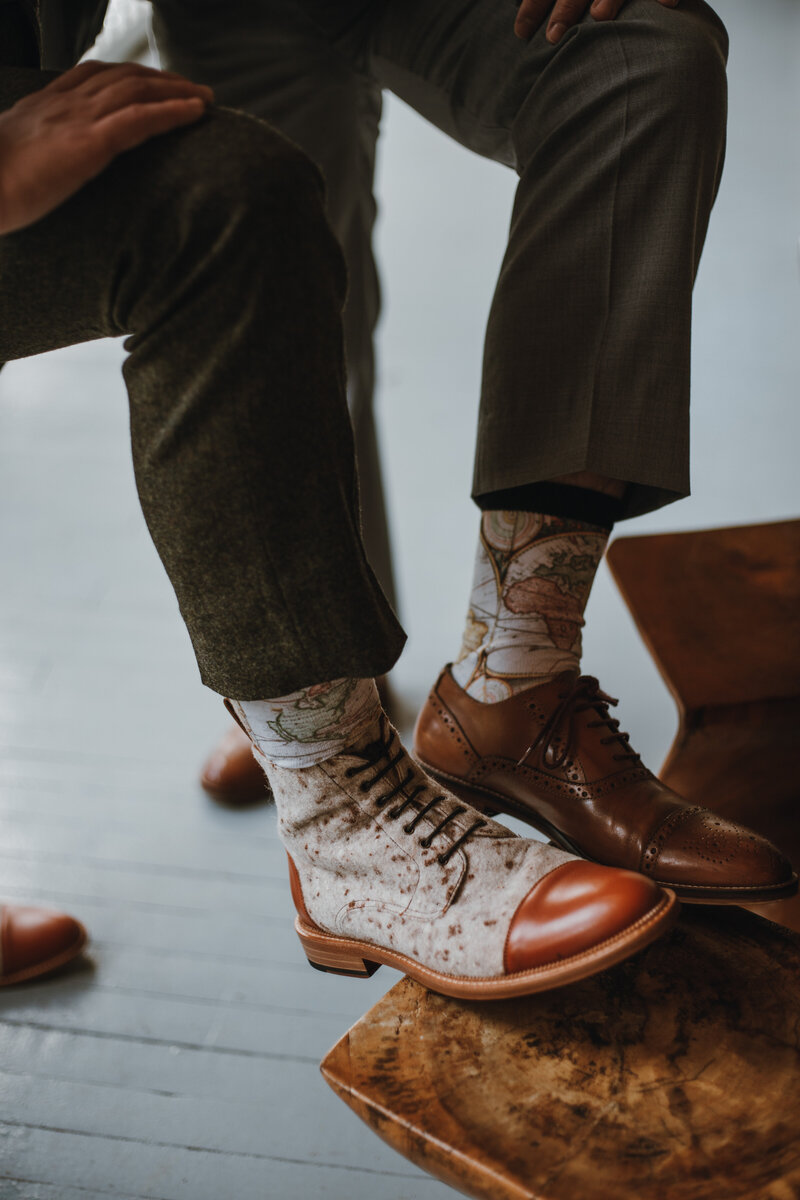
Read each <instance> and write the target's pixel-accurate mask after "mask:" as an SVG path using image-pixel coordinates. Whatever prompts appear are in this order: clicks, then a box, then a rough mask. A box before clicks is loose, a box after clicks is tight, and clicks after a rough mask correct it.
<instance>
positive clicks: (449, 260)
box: [0, 0, 800, 1200]
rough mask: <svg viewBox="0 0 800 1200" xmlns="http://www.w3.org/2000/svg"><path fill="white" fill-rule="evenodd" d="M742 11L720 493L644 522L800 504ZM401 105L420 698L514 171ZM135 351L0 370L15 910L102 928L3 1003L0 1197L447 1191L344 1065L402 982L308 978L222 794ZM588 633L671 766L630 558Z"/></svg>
mask: <svg viewBox="0 0 800 1200" xmlns="http://www.w3.org/2000/svg"><path fill="white" fill-rule="evenodd" d="M719 8H720V12H721V13H722V15H723V17H724V19H725V20H726V22H727V23H728V25H729V28H730V32H731V35H732V58H731V86H732V93H731V139H730V152H729V159H728V166H727V169H726V175H725V180H724V182H723V189H722V193H721V195H720V200H719V202H718V206H717V211H716V213H715V216H714V219H713V222H712V230H711V236H710V239H709V243H708V247H707V250H706V254H705V258H704V263H703V267H702V269H701V276H700V281H699V283H698V289H697V294H696V301H697V303H696V324H695V389H694V390H695V410H694V411H695V417H694V421H695V424H694V434H695V449H694V481H695V496H694V497H693V498H692V500H690V501H687V502H686V503H684V504H682V505H677V506H674V507H672V508H670V509H667V510H662V512H660V513H657V514H655V515H654V516H653V517H650V518H642V519H641V520H639V521H636V522H633V523H630V524H629V525H628V526H627V527H624V528H621V529H620V532H621V533H636V532H647V531H651V530H658V529H671V528H673V529H681V528H699V527H702V526H704V525H710V524H736V523H739V522H744V521H748V520H770V519H778V518H781V517H786V516H793V515H796V512H797V507H798V506H797V497H798V486H797V468H796V459H797V445H798V438H799V437H800V410H798V406H797V404H796V397H797V390H798V379H800V342H799V341H798V339H797V337H796V331H797V319H798V315H800V303H799V302H798V300H799V293H798V287H797V273H796V245H797V234H798V231H799V228H798V227H799V226H800V153H798V144H797V136H796V130H797V121H798V118H800V76H799V75H798V70H797V53H796V50H797V35H798V33H799V32H800V9H798V7H797V4H796V0H759V3H758V4H757V5H756V4H754V3H753V2H752V0H721V2H720V4H719ZM388 112H389V118H388V122H387V124H388V126H389V130H388V138H387V147H386V149H385V150H384V151H382V160H381V197H382V201H383V207H384V209H385V216H384V218H383V219H382V223H381V226H380V230H379V242H380V246H381V251H382V259H383V262H384V266H385V280H386V294H387V320H386V321H385V323H384V326H383V328H382V331H381V345H382V362H383V385H382V391H381V398H382V400H381V406H380V412H379V415H380V419H381V424H382V431H383V435H384V443H385V447H386V458H387V473H388V478H389V484H390V494H391V499H392V516H393V523H394V533H395V540H396V545H397V548H398V562H399V567H400V574H401V600H402V604H403V615H404V618H405V622H406V625H407V628H408V629H409V633H410V635H411V636H410V641H409V646H408V649H407V651H406V653H405V654H404V655H403V658H402V659H401V661H400V663H399V664H398V668H397V679H398V686H399V688H400V690H401V692H402V694H403V697H404V699H406V701H408V702H409V708H410V709H411V710H413V707H414V705H415V704H417V703H418V702H419V701H420V700H421V699H422V698H423V696H424V694H425V691H426V690H427V688H428V686H429V685H430V682H431V680H432V678H433V676H434V675H435V673H436V671H437V670H438V668H439V666H440V665H441V663H442V662H443V661H444V660H445V658H446V657H448V655H450V654H452V653H453V651H454V650H455V649H456V647H457V646H458V644H459V638H460V626H461V621H462V619H463V612H464V609H465V606H466V597H467V594H468V587H469V580H470V576H471V569H472V554H473V548H474V539H475V530H476V527H477V519H476V515H475V510H474V508H473V507H472V505H471V504H470V502H469V500H468V490H469V478H470V458H471V444H472V436H473V435H472V430H473V428H474V414H475V405H476V395H477V379H478V369H479V355H480V341H481V323H482V319H483V315H484V313H485V311H486V308H487V307H488V302H489V297H490V293H491V286H492V277H493V274H494V272H495V270H496V264H497V262H498V260H499V254H500V251H501V247H502V242H503V236H504V225H505V221H506V218H507V212H508V205H509V203H510V197H511V190H512V187H513V180H512V179H511V176H510V174H509V173H507V172H504V171H503V170H502V169H500V168H497V167H494V166H493V165H491V164H486V163H482V162H480V161H479V160H478V159H477V158H475V157H474V156H469V155H467V154H465V153H464V152H463V151H460V150H459V149H458V148H457V147H453V146H450V145H448V144H447V143H446V141H445V140H444V139H443V138H442V137H441V136H440V135H438V134H436V133H435V132H432V131H430V130H428V129H426V128H425V127H424V126H423V125H422V124H421V123H420V122H419V121H417V120H416V119H415V118H414V117H413V116H411V115H410V114H409V113H408V112H407V111H406V110H405V109H403V108H402V107H401V106H399V105H395V104H392V103H390V104H389V105H388ZM434 173H436V177H437V179H438V180H441V181H442V182H440V183H438V184H437V186H436V187H435V188H432V187H431V185H430V180H431V179H432V178H433V177H434ZM464 197H469V203H468V204H467V205H465V204H464ZM466 246H468V247H469V254H465V253H464V248H465V247H466ZM121 357H122V354H121V349H120V347H119V346H118V345H115V344H109V343H105V344H100V343H95V344H93V345H89V346H83V347H77V348H73V349H72V350H68V351H64V352H59V353H58V354H54V355H48V356H44V357H42V358H40V359H35V360H29V361H27V362H24V363H17V364H11V365H10V366H9V367H8V368H6V369H5V370H4V371H3V372H2V373H0V563H1V564H2V582H1V583H0V835H1V836H0V899H2V898H6V899H9V900H18V901H31V902H34V903H41V904H48V905H53V906H55V907H63V908H65V909H68V910H69V911H71V912H73V913H75V914H76V915H77V916H79V917H80V918H81V919H83V920H84V921H85V922H86V924H87V925H88V927H89V929H90V932H91V934H92V937H93V942H92V947H91V953H90V955H89V956H88V957H87V959H86V961H85V962H84V963H82V964H80V965H78V966H76V967H75V968H74V969H72V970H70V971H69V972H65V973H63V974H62V975H60V976H58V977H57V978H54V979H53V980H50V981H46V982H40V983H37V984H32V985H30V986H29V987H25V988H18V989H13V990H12V989H7V990H5V991H0V1122H2V1125H0V1135H1V1136H0V1200H99V1197H101V1196H116V1197H126V1198H136V1200H139V1198H141V1200H145V1198H146V1200H224V1198H227V1197H232V1198H235V1200H263V1198H270V1200H271V1198H274V1200H311V1198H316V1197H323V1198H328V1200H361V1198H363V1200H435V1198H437V1197H441V1198H442V1200H444V1197H446V1196H452V1195H454V1194H455V1193H453V1192H452V1191H451V1190H450V1189H447V1188H445V1187H443V1186H441V1185H439V1184H437V1183H434V1182H433V1181H431V1180H428V1179H427V1178H426V1177H424V1176H422V1175H421V1174H419V1173H418V1172H416V1171H415V1170H414V1169H413V1168H412V1167H411V1166H410V1165H409V1164H408V1163H406V1162H405V1160H403V1159H402V1158H400V1157H398V1156H396V1155H394V1154H393V1153H392V1152H391V1151H389V1150H388V1149H387V1148H385V1147H384V1146H383V1145H382V1143H380V1142H379V1141H378V1140H377V1139H376V1138H375V1137H374V1136H373V1135H372V1134H370V1133H369V1132H368V1131H367V1130H366V1128H365V1127H362V1126H361V1124H360V1123H359V1122H358V1120H357V1119H356V1118H355V1117H354V1116H353V1115H352V1114H351V1113H350V1112H349V1110H347V1109H346V1108H345V1106H344V1105H342V1104H341V1102H340V1101H338V1100H337V1099H336V1098H335V1097H334V1096H333V1093H331V1092H329V1090H328V1088H327V1086H326V1085H325V1084H324V1082H323V1081H322V1079H321V1078H320V1076H319V1074H318V1070H317V1064H318V1062H319V1059H320V1058H321V1056H322V1055H323V1054H324V1052H325V1051H326V1050H327V1049H328V1048H329V1046H330V1045H332V1043H333V1042H334V1041H335V1040H336V1039H337V1038H338V1037H339V1036H340V1035H341V1034H342V1033H343V1032H344V1031H345V1029H346V1028H347V1027H348V1026H349V1025H350V1024H351V1023H352V1022H353V1021H354V1020H355V1019H356V1018H357V1017H358V1016H360V1015H361V1014H362V1013H363V1012H364V1011H365V1010H366V1008H367V1007H369V1005H370V1004H372V1003H373V1002H374V1001H375V1000H376V999H377V998H378V997H379V996H380V995H381V994H382V993H383V992H384V991H385V990H386V989H387V988H388V987H389V986H390V985H391V983H392V982H393V980H394V978H395V976H394V975H393V973H392V972H390V971H388V970H386V969H383V970H381V971H380V972H378V974H377V975H376V976H375V977H374V978H373V979H372V980H370V981H369V982H359V981H351V980H345V979H337V978H334V977H326V976H323V975H320V974H318V973H316V972H313V971H311V970H310V969H309V968H308V967H307V966H306V965H305V961H304V959H303V956H302V952H301V950H300V947H299V944H298V943H297V941H296V939H295V936H294V933H293V931H292V929H291V911H290V901H289V896H288V888H287V886H286V875H285V869H284V859H283V854H282V851H281V848H280V846H279V844H278V842H277V839H276V836H275V822H274V814H273V813H272V811H271V810H270V809H269V808H267V807H266V806H259V807H257V808H254V809H252V810H250V811H245V812H242V811H239V812H236V811H230V810H225V809H222V808H220V807H219V806H217V805H215V804H214V803H213V802H212V801H210V800H209V799H208V798H207V797H206V796H205V795H204V794H203V793H202V791H201V790H200V789H199V787H198V786H197V784H196V783H195V778H196V774H197V768H198V766H199V763H200V761H201V759H202V757H203V755H204V753H205V751H206V750H207V748H208V747H209V746H210V745H211V743H212V741H213V740H214V738H215V737H216V736H217V735H218V734H219V733H220V732H221V731H222V730H223V729H224V728H225V725H226V718H225V714H224V712H223V711H222V709H221V706H220V702H219V700H218V698H217V697H214V696H213V695H212V694H211V693H209V692H206V691H204V690H203V689H202V688H201V687H200V685H199V682H198V679H197V673H196V668H195V666H194V662H193V658H192V655H191V650H190V647H189V644H188V639H187V637H186V635H185V632H184V631H183V627H182V625H181V623H180V620H179V618H178V614H177V610H176V606H175V602H174V599H173V598H172V593H171V591H170V588H169V585H168V583H167V581H166V578H165V577H164V575H163V572H162V570H161V567H160V564H159V563H158V560H157V557H156V555H155V551H154V550H153V548H152V546H151V545H150V543H149V540H148V537H147V534H146V531H145V529H144V525H143V521H142V519H141V515H140V513H139V509H138V503H137V500H136V496H135V491H134V486H133V478H132V472H131V468H130V461H129V460H130V455H129V450H128V446H127V414H126V402H125V396H124V392H123V387H122V382H121V379H120V375H119V365H120V361H121ZM454 414H458V419H457V420H454ZM421 430H422V431H424V437H422V438H420V436H419V434H420V431H421ZM432 582H433V583H434V588H433V589H432V586H431V585H432ZM432 590H433V591H435V596H432ZM585 646H586V660H585V661H586V665H587V667H588V669H589V670H592V671H595V672H597V673H599V674H600V676H601V678H602V679H603V681H604V683H605V686H606V687H608V688H609V689H610V690H611V691H612V692H615V693H616V692H620V693H621V694H622V695H623V698H624V701H625V703H624V704H623V706H622V714H621V715H622V718H623V723H624V725H625V726H626V727H627V728H630V729H631V730H632V733H633V735H634V743H635V744H636V745H637V747H638V748H641V749H642V750H643V751H644V753H645V755H646V757H647V758H648V759H649V760H650V761H651V762H652V763H653V765H656V766H657V765H658V762H659V756H660V755H661V754H663V751H664V750H665V748H666V746H667V745H668V743H669V740H670V738H671V735H672V732H673V729H674V717H673V714H672V710H671V704H670V700H669V698H668V696H667V694H666V692H665V690H664V689H663V687H662V686H661V684H660V682H659V680H658V678H657V675H656V672H655V669H654V667H653V665H652V663H651V662H650V660H649V658H648V656H647V654H646V652H645V651H644V649H643V648H642V647H640V646H639V645H638V643H637V641H636V639H635V635H634V634H633V633H632V630H631V627H630V622H629V620H628V618H627V616H626V615H625V612H624V609H623V606H622V605H621V602H620V601H619V597H618V596H616V594H615V593H614V591H613V588H612V586H611V584H610V582H609V581H608V579H607V577H606V576H601V579H600V580H599V583H598V586H597V587H596V589H595V592H594V594H593V597H592V601H591V605H590V609H589V613H588V624H587V636H586V639H585ZM614 1200H616V1198H614Z"/></svg>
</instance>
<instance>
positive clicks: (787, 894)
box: [417, 758, 800, 904]
mask: <svg viewBox="0 0 800 1200" xmlns="http://www.w3.org/2000/svg"><path fill="white" fill-rule="evenodd" d="M417 762H418V763H419V765H420V766H421V767H422V769H423V771H425V773H426V774H427V775H430V777H431V779H435V780H436V782H437V783H440V784H441V785H442V787H444V788H447V790H448V791H449V792H452V793H453V795H454V796H457V797H458V799H459V800H463V801H464V802H465V803H466V804H470V805H471V806H472V807H473V808H476V809H477V810H478V812H481V813H483V815H484V816H486V817H494V816H497V815H498V814H501V813H505V814H507V815H508V816H510V817H517V819H518V820H520V821H524V822H525V823H526V824H527V825H531V826H532V827H533V828H534V829H538V831H539V833H543V834H545V836H546V837H548V838H549V839H550V841H551V842H552V843H553V845H554V846H557V847H558V849H560V850H567V851H569V853H570V854H577V855H578V857H579V858H585V859H586V861H587V862H598V859H596V858H591V857H590V856H589V855H588V854H586V853H585V851H583V850H581V848H580V846H578V845H576V844H575V842H572V841H570V839H569V838H568V837H566V835H565V834H563V833H562V832H561V830H560V829H557V828H556V826H555V825H551V824H550V822H549V821H545V820H544V818H543V817H539V816H537V817H536V819H534V816H533V814H532V813H531V811H530V810H529V809H527V808H525V807H524V805H522V804H516V803H515V802H514V801H513V800H509V799H508V797H506V796H503V795H502V794H501V793H499V792H493V791H490V790H489V789H488V788H477V787H475V786H474V785H472V784H465V783H464V782H463V780H461V779H458V778H456V777H455V776H453V775H447V774H446V773H445V772H444V771H438V770H437V769H436V768H435V767H431V766H430V765H429V764H428V763H426V762H424V761H423V759H421V758H418V759H417ZM599 865H601V866H606V867H616V866H619V864H618V863H602V864H599ZM625 869H626V870H631V869H635V868H630V867H628V868H625ZM639 874H642V875H643V874H644V872H643V871H640V872H639ZM645 878H647V879H652V880H653V883H657V884H658V885H659V887H662V888H669V890H670V891H672V892H674V893H675V895H676V896H677V897H678V899H679V900H681V901H682V902H683V903H684V904H769V902H770V901H771V900H789V899H791V897H792V896H795V895H797V891H798V886H799V882H800V881H798V877H797V875H796V874H793V875H792V877H791V879H789V880H787V881H784V882H783V883H776V884H770V885H763V884H761V885H757V886H754V887H724V886H718V887H709V886H708V885H706V884H692V883H672V882H670V881H668V880H663V879H654V878H653V876H652V875H647V876H645Z"/></svg>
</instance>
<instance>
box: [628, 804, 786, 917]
mask: <svg viewBox="0 0 800 1200" xmlns="http://www.w3.org/2000/svg"><path fill="white" fill-rule="evenodd" d="M698 860H700V862H701V863H702V875H700V872H699V871H698ZM642 870H643V871H644V872H645V873H646V874H647V875H649V876H650V878H652V879H656V880H658V882H659V883H665V884H666V885H667V886H668V887H672V888H675V889H677V890H678V891H680V892H681V894H682V895H683V896H684V898H685V899H688V900H691V899H695V900H698V901H702V900H720V899H725V898H727V899H728V900H730V901H731V903H733V902H741V903H744V902H746V901H748V900H749V899H751V898H752V897H753V895H754V893H756V894H757V897H758V900H759V902H763V901H764V900H767V899H769V896H770V893H772V895H773V898H774V899H780V898H781V897H782V896H785V895H793V894H794V892H795V891H796V890H797V879H796V877H795V875H794V872H793V870H792V864H791V863H790V862H789V860H788V858H785V857H784V856H783V855H782V854H781V853H780V852H779V851H778V850H776V848H775V847H774V846H773V845H772V843H771V842H768V841H767V839H766V838H763V837H761V836H760V835H759V834H757V833H753V832H752V830H750V829H747V828H746V827H745V826H744V825H737V824H735V823H734V822H733V821H726V820H725V819H724V817H719V816H717V815H716V813H713V812H709V810H708V809H706V808H689V807H686V808H683V809H676V810H675V811H674V812H673V813H672V814H671V816H668V817H667V818H666V820H665V821H664V822H663V823H662V824H661V826H660V827H659V828H658V829H657V830H656V831H655V832H654V833H653V835H652V837H651V838H650V841H649V844H648V845H647V847H646V849H645V852H644V856H643V859H642ZM699 878H702V882H698V879H699Z"/></svg>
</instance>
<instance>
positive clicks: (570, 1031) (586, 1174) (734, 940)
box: [322, 907, 800, 1200]
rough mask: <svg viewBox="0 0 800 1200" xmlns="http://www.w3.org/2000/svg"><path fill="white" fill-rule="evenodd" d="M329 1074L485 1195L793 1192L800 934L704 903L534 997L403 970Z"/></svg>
mask: <svg viewBox="0 0 800 1200" xmlns="http://www.w3.org/2000/svg"><path fill="white" fill-rule="evenodd" d="M322 1071H323V1074H324V1076H325V1078H326V1079H327V1080H328V1082H329V1083H330V1085H331V1086H332V1087H333V1088H334V1090H335V1091H336V1092H337V1093H338V1094H339V1096H341V1098H342V1099H343V1100H344V1101H345V1102H346V1103H347V1104H349V1105H350V1107H351V1108H353V1109H354V1111H355V1112H356V1113H358V1115H359V1116H360V1117H362V1118H363V1120H365V1121H366V1122H367V1123H368V1124H369V1125H370V1126H371V1128H372V1129H374V1130H375V1132H376V1133H378V1134H379V1135H380V1136H381V1137H382V1138H384V1139H385V1140H386V1141H387V1142H388V1143H389V1144H390V1145H391V1146H393V1147H394V1148H395V1149H396V1150H399V1151H400V1153H401V1154H404V1155H405V1156H406V1157H407V1158H409V1159H411V1160H412V1161H413V1162H415V1163H417V1164H418V1165H419V1166H421V1167H423V1168H424V1169H425V1170H426V1171H429V1172H430V1173H431V1174H432V1175H434V1176H436V1177H437V1178H439V1179H442V1180H444V1181H445V1182H447V1183H450V1184H452V1185H453V1186H454V1187H456V1188H457V1189H459V1190H461V1191H463V1192H464V1193H466V1194H467V1195H469V1196H474V1197H482V1198H485V1200H626V1198H629V1200H796V1198H797V1197H798V1196H800V1100H798V1097H800V936H798V935H797V934H795V933H792V932H790V931H788V930H786V929H783V928H781V927H780V926H778V925H775V924H772V923H771V922H768V921H765V920H763V919H762V918H760V917H758V916H754V915H753V914H751V913H748V912H745V911H744V910H742V909H738V908H699V907H698V908H692V909H688V910H684V913H683V915H682V916H681V919H680V922H679V924H678V925H677V927H676V928H675V930H674V931H673V932H672V933H671V934H669V935H668V936H667V937H666V938H664V939H662V940H661V941H660V942H657V943H655V944H654V945H653V946H651V947H649V948H648V949H647V950H645V951H644V952H643V953H642V954H640V955H638V956H637V957H636V958H634V959H632V960H629V961H628V962H626V963H623V964H621V965H620V966H618V967H615V968H613V969H612V970H610V971H606V972H605V973H603V974H602V975H598V976H595V977H594V978H592V979H588V980H585V981H583V982H582V983H578V984H574V985H572V986H570V987H567V988H562V989H559V990H557V991H553V992H548V993H544V994H542V995H538V996H532V997H529V998H527V999H524V1000H514V1001H502V1002H498V1003H488V1004H470V1003H464V1002H460V1001H456V1000H450V999H447V998H445V997H442V996H437V995H434V994H433V993H431V992H428V991H426V990H425V989H424V988H422V987H420V986H419V985H418V984H416V983H413V982H412V981H411V980H408V979H405V980H403V981H402V982H401V983H399V984H397V986H396V987H394V988H392V990H391V991H390V992H389V993H388V994H387V995H386V996H385V997H384V998H383V999H382V1000H381V1001H380V1002H379V1003H378V1004H377V1005H375V1007H374V1008H372V1009H371V1010H370V1012H368V1013H367V1014H366V1016H364V1017H363V1018H362V1019H361V1020H360V1021H359V1022H358V1023H357V1024H356V1025H354V1026H353V1028H352V1029H351V1030H350V1031H349V1032H348V1033H347V1034H346V1035H345V1036H344V1037H343V1038H342V1039H341V1041H340V1042H338V1043H337V1045H336V1046H335V1047H334V1048H333V1050H332V1051H331V1052H330V1053H329V1054H328V1056H327V1057H326V1058H325V1060H324V1062H323V1064H322Z"/></svg>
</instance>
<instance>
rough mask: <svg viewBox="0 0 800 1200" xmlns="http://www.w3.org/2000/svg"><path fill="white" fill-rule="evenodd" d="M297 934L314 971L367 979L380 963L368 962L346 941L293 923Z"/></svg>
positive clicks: (298, 923)
mask: <svg viewBox="0 0 800 1200" xmlns="http://www.w3.org/2000/svg"><path fill="white" fill-rule="evenodd" d="M295 929H296V930H297V936H298V937H299V938H300V942H301V945H302V947H303V949H304V950H305V954H306V958H307V959H308V962H309V965H310V966H312V967H313V968H314V969H315V970H316V971H326V972H328V973H330V974H331V975H350V976H353V977H355V978H356V979H369V977H370V975H374V974H375V972H376V971H377V969H378V967H379V966H380V965H381V964H380V963H376V962H370V961H369V959H366V958H363V957H362V955H360V954H354V953H353V951H352V950H350V949H349V948H348V947H347V944H346V943H340V942H339V941H338V939H336V938H329V937H320V936H319V935H318V934H315V933H314V931H313V930H311V929H309V928H308V926H305V925H301V924H300V922H299V921H298V922H297V923H296V924H295Z"/></svg>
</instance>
